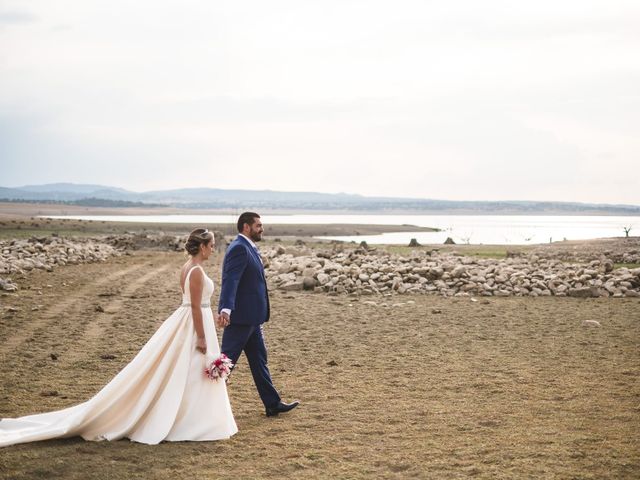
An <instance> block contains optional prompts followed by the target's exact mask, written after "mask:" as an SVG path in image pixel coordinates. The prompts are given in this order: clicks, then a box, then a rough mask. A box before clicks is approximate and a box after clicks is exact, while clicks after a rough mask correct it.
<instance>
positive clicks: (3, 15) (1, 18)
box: [0, 11, 39, 25]
mask: <svg viewBox="0 0 640 480" xmlns="http://www.w3.org/2000/svg"><path fill="white" fill-rule="evenodd" d="M38 20H39V19H38V17H37V16H36V15H34V14H32V13H28V12H20V11H4V12H1V11H0V25H2V24H9V25H10V24H21V23H33V22H37V21H38Z"/></svg>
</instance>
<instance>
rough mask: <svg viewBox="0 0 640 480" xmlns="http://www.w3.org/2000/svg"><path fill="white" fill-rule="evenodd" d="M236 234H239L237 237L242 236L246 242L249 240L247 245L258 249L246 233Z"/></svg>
mask: <svg viewBox="0 0 640 480" xmlns="http://www.w3.org/2000/svg"><path fill="white" fill-rule="evenodd" d="M238 236H239V237H242V238H244V239H245V240H246V241H247V242H249V245H251V246H252V247H253V248H255V249H256V250H257V249H258V246H257V245H256V244H255V243H253V240H251V239H250V238H249V237H247V236H246V235H244V234H242V233H239V234H238Z"/></svg>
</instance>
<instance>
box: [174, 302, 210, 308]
mask: <svg viewBox="0 0 640 480" xmlns="http://www.w3.org/2000/svg"><path fill="white" fill-rule="evenodd" d="M180 306H181V307H190V306H191V304H190V303H183V304H182V305H180ZM200 307H202V308H211V304H210V303H201V304H200Z"/></svg>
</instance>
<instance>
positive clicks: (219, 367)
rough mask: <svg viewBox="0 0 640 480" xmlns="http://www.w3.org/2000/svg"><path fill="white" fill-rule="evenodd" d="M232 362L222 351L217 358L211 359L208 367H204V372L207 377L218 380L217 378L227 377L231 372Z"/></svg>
mask: <svg viewBox="0 0 640 480" xmlns="http://www.w3.org/2000/svg"><path fill="white" fill-rule="evenodd" d="M232 368H233V363H232V362H231V360H230V359H229V357H227V356H226V355H225V354H224V353H221V354H220V356H219V357H218V358H216V359H215V360H213V361H212V362H211V363H210V364H209V366H208V367H206V368H205V369H204V374H205V375H206V376H207V377H209V379H211V380H214V381H218V379H220V378H222V379H224V378H227V377H228V376H229V374H230V373H231V369H232Z"/></svg>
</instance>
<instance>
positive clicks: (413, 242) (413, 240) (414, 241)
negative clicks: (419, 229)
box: [409, 238, 420, 247]
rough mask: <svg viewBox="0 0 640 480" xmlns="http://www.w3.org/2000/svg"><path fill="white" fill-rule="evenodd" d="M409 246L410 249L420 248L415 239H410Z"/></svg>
mask: <svg viewBox="0 0 640 480" xmlns="http://www.w3.org/2000/svg"><path fill="white" fill-rule="evenodd" d="M409 246H410V247H419V246H420V244H419V243H418V240H416V239H415V238H412V239H411V240H410V241H409Z"/></svg>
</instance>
